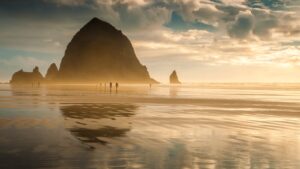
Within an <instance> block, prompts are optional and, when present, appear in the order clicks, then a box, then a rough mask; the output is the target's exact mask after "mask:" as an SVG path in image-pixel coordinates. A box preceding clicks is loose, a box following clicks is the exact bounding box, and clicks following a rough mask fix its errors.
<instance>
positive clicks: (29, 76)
mask: <svg viewBox="0 0 300 169" xmlns="http://www.w3.org/2000/svg"><path fill="white" fill-rule="evenodd" d="M43 81H44V77H43V76H42V74H41V73H40V71H39V68H38V67H37V66H36V67H35V68H34V69H33V71H32V72H24V71H23V70H20V71H18V72H15V73H14V74H13V76H12V79H11V81H10V83H11V84H31V83H41V82H43Z"/></svg>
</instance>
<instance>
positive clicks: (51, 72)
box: [45, 63, 58, 81]
mask: <svg viewBox="0 0 300 169" xmlns="http://www.w3.org/2000/svg"><path fill="white" fill-rule="evenodd" d="M57 75H58V68H57V66H56V64H55V63H52V64H51V65H50V67H49V68H48V70H47V73H46V77H45V78H46V80H47V81H54V80H56V79H57Z"/></svg>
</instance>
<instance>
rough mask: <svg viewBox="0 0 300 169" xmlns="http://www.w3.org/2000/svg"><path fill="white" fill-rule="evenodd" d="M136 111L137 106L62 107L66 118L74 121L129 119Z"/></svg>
mask: <svg viewBox="0 0 300 169" xmlns="http://www.w3.org/2000/svg"><path fill="white" fill-rule="evenodd" d="M136 109H137V106H135V105H125V104H80V105H72V106H63V107H61V111H62V112H63V115H64V116H65V117H68V118H74V119H85V118H91V119H100V118H113V117H129V116H132V115H134V111H135V110H136Z"/></svg>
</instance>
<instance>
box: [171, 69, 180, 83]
mask: <svg viewBox="0 0 300 169" xmlns="http://www.w3.org/2000/svg"><path fill="white" fill-rule="evenodd" d="M170 83H171V84H180V83H181V82H180V81H179V80H178V76H177V73H176V71H175V70H174V71H173V72H172V73H171V75H170Z"/></svg>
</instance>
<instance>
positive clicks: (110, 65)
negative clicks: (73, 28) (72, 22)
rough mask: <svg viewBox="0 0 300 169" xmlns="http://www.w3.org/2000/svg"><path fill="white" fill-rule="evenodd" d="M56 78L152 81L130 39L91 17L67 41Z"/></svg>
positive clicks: (133, 81) (61, 79) (67, 79)
mask: <svg viewBox="0 0 300 169" xmlns="http://www.w3.org/2000/svg"><path fill="white" fill-rule="evenodd" d="M59 80H60V81H69V82H93V81H119V82H129V83H153V82H155V81H154V80H153V79H151V78H150V76H149V73H148V71H147V68H146V66H144V65H142V64H141V63H140V62H139V60H138V59H137V57H136V55H135V52H134V49H133V47H132V44H131V42H130V41H129V39H128V38H127V37H126V36H125V35H124V34H123V33H122V32H121V31H120V30H117V29H116V28H114V27H113V26H112V25H110V24H109V23H107V22H104V21H102V20H100V19H98V18H93V19H92V20H91V21H89V22H88V23H87V24H86V25H85V26H84V27H83V28H81V29H80V31H79V32H77V33H76V34H75V36H74V37H73V39H72V40H71V42H70V43H69V44H68V46H67V49H66V51H65V55H64V57H63V59H62V61H61V65H60V69H59Z"/></svg>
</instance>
